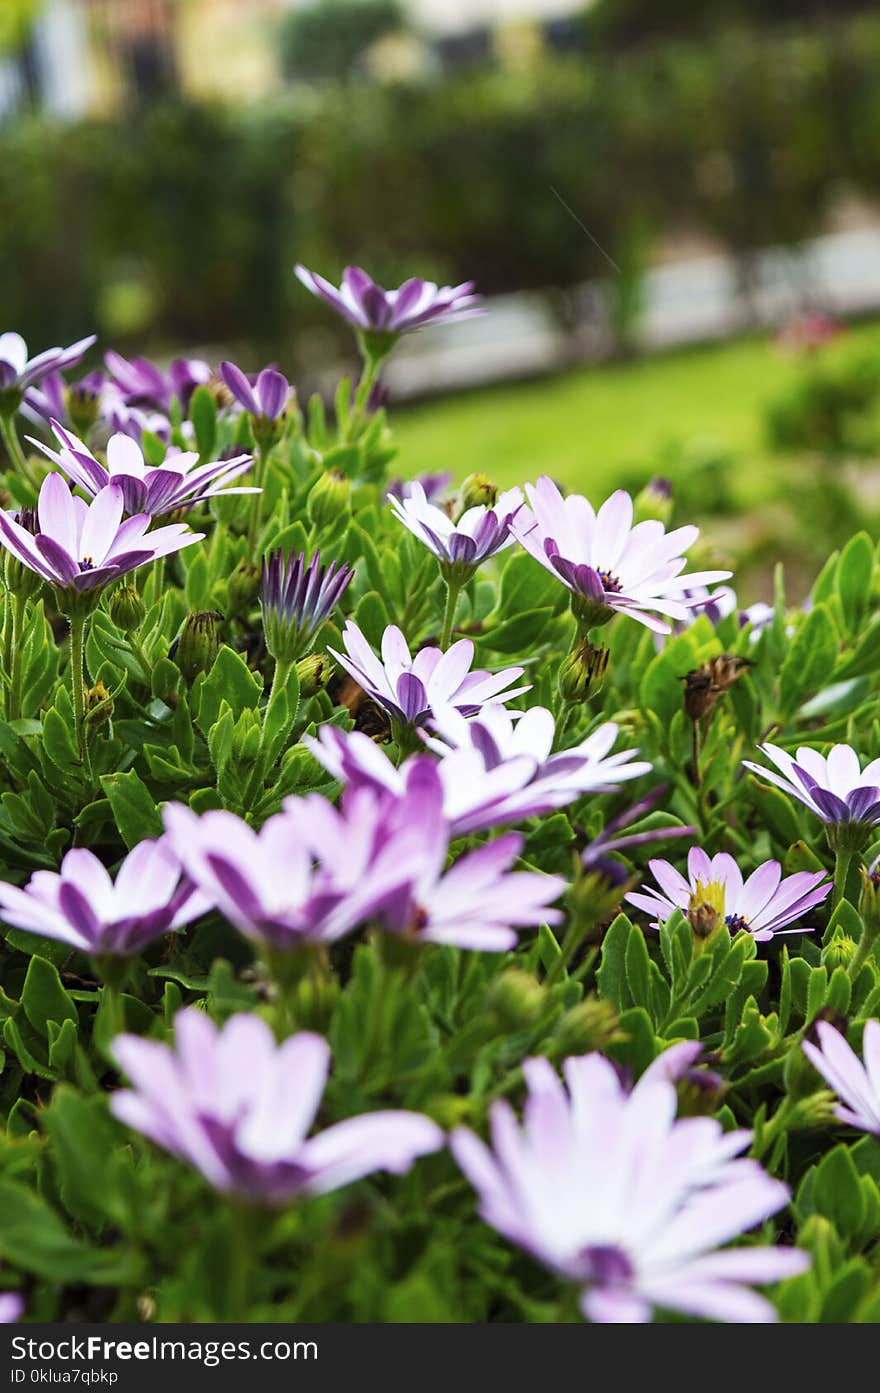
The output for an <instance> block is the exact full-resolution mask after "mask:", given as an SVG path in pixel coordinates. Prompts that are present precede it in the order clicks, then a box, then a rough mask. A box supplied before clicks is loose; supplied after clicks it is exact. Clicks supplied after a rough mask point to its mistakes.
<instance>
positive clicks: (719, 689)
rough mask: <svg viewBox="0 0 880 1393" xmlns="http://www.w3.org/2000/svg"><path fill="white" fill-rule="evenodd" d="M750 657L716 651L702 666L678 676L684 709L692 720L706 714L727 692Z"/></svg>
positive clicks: (697, 719) (741, 673)
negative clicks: (682, 683)
mask: <svg viewBox="0 0 880 1393" xmlns="http://www.w3.org/2000/svg"><path fill="white" fill-rule="evenodd" d="M751 666H752V662H751V659H750V658H740V657H739V656H738V654H736V653H719V654H718V656H717V657H715V658H710V660H709V662H708V663H705V664H704V665H703V667H699V668H694V670H693V671H692V672H688V673H686V675H685V676H684V677H683V678H682V679H681V680H682V682H684V709H685V712H686V713H687V715H688V717H689V718H690V719H691V720H692V721H699V720H702V718H703V716H708V715H709V714H710V713H711V712H712V711H713V710H714V709H715V706H716V705H717V703H718V701H719V700H720V698H721V697H723V696H724V694H725V692H729V691H730V688H731V687H732V686H733V684H734V682H736V681H737V680H738V679H739V678H740V677H742V675H743V673H744V672H745V671H746V669H747V668H750V667H751Z"/></svg>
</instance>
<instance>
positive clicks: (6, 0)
mask: <svg viewBox="0 0 880 1393" xmlns="http://www.w3.org/2000/svg"><path fill="white" fill-rule="evenodd" d="M44 3H45V0H2V4H0V54H4V53H15V52H16V51H17V50H18V49H20V48H21V47H22V45H23V44H24V43H25V42H26V40H27V39H28V37H29V35H30V31H31V28H32V26H33V23H34V20H35V19H36V18H37V16H38V14H39V12H40V10H41V9H42V8H43V5H44Z"/></svg>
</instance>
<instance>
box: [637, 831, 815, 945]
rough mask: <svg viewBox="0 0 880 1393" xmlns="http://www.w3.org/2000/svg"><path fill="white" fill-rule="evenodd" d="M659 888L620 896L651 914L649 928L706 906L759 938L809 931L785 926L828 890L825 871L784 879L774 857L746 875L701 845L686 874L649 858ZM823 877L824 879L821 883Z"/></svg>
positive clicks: (725, 857) (731, 925)
mask: <svg viewBox="0 0 880 1393" xmlns="http://www.w3.org/2000/svg"><path fill="white" fill-rule="evenodd" d="M648 865H649V866H650V868H651V873H652V875H653V876H654V879H655V880H656V881H657V884H658V885H659V886H660V890H659V891H657V890H653V889H651V888H650V887H648V890H647V893H644V892H640V891H632V892H631V893H630V894H628V895H626V896H625V898H626V899H627V900H628V901H629V903H630V904H634V905H635V906H636V908H637V909H643V910H644V911H645V912H646V913H647V914H652V915H654V927H655V928H659V927H660V925H661V924H665V922H666V920H667V919H668V918H669V916H670V915H671V914H672V913H673V912H674V911H675V910H676V909H680V910H681V911H682V913H683V914H685V915H686V914H687V913H688V910H689V909H690V908H691V907H692V906H693V905H703V904H709V905H711V906H712V907H713V908H714V909H715V911H716V912H717V915H718V918H719V921H720V920H721V919H723V921H724V923H725V924H726V925H727V927H728V929H729V930H730V932H731V933H732V934H734V933H739V932H740V930H745V932H746V933H749V934H751V935H752V937H753V938H754V939H756V940H757V942H758V943H766V942H768V941H769V940H770V939H771V938H775V937H776V936H777V935H778V934H780V933H810V932H811V930H810V929H808V928H805V927H799V928H797V929H787V928H786V927H785V925H786V924H792V923H794V921H795V919H799V918H800V917H801V915H803V914H806V913H807V912H808V911H809V910H811V909H815V908H816V906H817V905H820V904H822V902H823V900H824V899H825V897H826V895H827V894H828V893H829V891H830V890H831V888H832V887H831V881H830V880H827V879H826V876H825V872H824V871H815V872H814V871H798V872H797V874H796V875H789V876H785V877H784V878H783V876H782V870H781V868H780V865H779V862H778V861H765V862H764V863H763V865H761V866H759V867H758V869H757V870H756V871H753V872H752V874H751V875H750V876H749V878H748V880H746V881H745V882H744V881H743V876H742V871H741V870H740V868H739V866H738V865H737V864H736V862H735V861H734V859H733V857H732V856H728V854H727V852H725V851H722V852H719V853H718V855H717V856H713V857H712V859H711V860H710V859H709V857H708V856H707V855H706V853H705V851H703V850H701V848H700V847H697V846H694V847H691V849H690V851H689V852H688V879H687V880H685V878H684V876H683V875H682V874H681V873H680V872H679V871H677V870H676V869H675V867H674V866H672V865H671V864H670V863H669V862H668V861H659V860H657V861H649V862H648ZM823 882H824V883H823Z"/></svg>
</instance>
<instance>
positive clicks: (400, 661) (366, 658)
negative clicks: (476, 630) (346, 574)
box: [330, 619, 530, 725]
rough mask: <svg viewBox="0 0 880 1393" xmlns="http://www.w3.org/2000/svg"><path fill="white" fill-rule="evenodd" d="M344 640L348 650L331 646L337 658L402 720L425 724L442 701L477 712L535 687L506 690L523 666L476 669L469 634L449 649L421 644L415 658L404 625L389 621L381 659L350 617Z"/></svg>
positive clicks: (443, 704)
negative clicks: (492, 670) (467, 637)
mask: <svg viewBox="0 0 880 1393" xmlns="http://www.w3.org/2000/svg"><path fill="white" fill-rule="evenodd" d="M342 642H343V643H344V644H345V653H337V652H336V650H335V649H333V648H331V649H330V652H331V653H332V654H333V657H334V658H335V659H336V661H337V662H338V663H339V664H340V665H341V666H342V667H344V668H345V671H346V672H347V673H348V674H349V675H350V676H351V677H353V678H354V680H355V681H356V682H357V683H359V684H360V686H361V687H363V689H364V691H365V692H366V693H367V695H368V696H371V697H372V698H373V700H374V701H377V702H378V703H379V705H380V706H384V708H385V710H386V711H388V712H389V714H390V715H391V717H392V719H393V720H395V721H399V722H401V724H403V725H408V724H412V725H420V724H422V723H423V722H424V720H425V719H426V718H427V716H428V714H429V713H430V712H431V711H432V710H433V709H434V708H435V707H441V706H453V707H455V708H456V709H458V710H459V711H461V712H462V713H463V714H464V715H471V716H475V715H476V714H477V712H478V711H479V710H480V709H481V707H482V706H484V705H485V703H486V702H487V701H496V702H505V701H512V700H513V698H514V697H517V696H521V695H522V694H523V692H527V691H529V690H530V688H529V687H528V686H525V687H515V688H514V690H513V691H505V690H504V689H505V687H509V686H510V683H511V682H514V681H515V680H516V678H517V677H520V676H522V672H523V669H522V668H521V667H508V668H504V669H503V670H502V671H501V672H495V673H492V672H484V671H483V670H482V669H477V670H476V671H474V672H472V671H471V670H470V667H471V663H472V661H473V657H474V645H473V643H472V642H471V640H470V639H459V641H458V642H457V643H454V644H453V645H452V647H451V648H449V649H447V651H446V652H445V653H444V652H443V650H442V649H441V648H422V649H421V650H420V651H419V652H418V653H417V654H416V656H415V657H413V656H412V654H411V653H410V650H409V647H408V645H407V642H406V639H405V638H404V636H403V634H402V633H401V632H400V629H398V627H397V625H396V624H389V625H388V628H387V629H386V630H385V633H384V634H383V635H382V658H381V661H380V659H379V658H377V657H376V655H375V653H374V652H373V650H372V648H371V647H370V645H369V644H368V643H367V640H366V639H365V638H364V636H363V634H362V633H361V631H360V629H359V628H358V626H357V624H355V623H354V621H353V620H351V619H350V620H349V621H348V623H347V624H346V626H345V629H344V630H343V633H342Z"/></svg>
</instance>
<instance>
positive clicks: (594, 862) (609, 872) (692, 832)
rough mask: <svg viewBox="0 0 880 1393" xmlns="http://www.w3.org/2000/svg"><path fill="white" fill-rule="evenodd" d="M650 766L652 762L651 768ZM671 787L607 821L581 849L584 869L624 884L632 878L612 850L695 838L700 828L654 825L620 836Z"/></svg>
mask: <svg viewBox="0 0 880 1393" xmlns="http://www.w3.org/2000/svg"><path fill="white" fill-rule="evenodd" d="M600 729H601V727H600ZM650 767H651V766H650V765H649V766H648V768H650ZM668 787H669V786H668V784H660V785H658V787H657V788H655V789H652V791H651V792H650V793H647V794H646V795H645V797H644V798H640V799H639V801H638V803H633V805H632V806H631V807H629V808H625V809H624V811H623V812H622V813H618V814H617V815H616V817H612V818H611V819H610V820H609V821H608V822H606V824H605V826H604V828H603V829H602V831H601V832H600V833H599V835H598V836H597V837H594V838H593V840H592V841H591V842H590V843H589V845H588V846H586V847H584V850H583V851H582V852H581V865H582V866H583V867H584V870H590V869H592V868H593V867H599V868H601V870H602V871H603V873H604V874H605V875H606V876H608V877H609V878H611V879H612V881H613V883H614V884H616V885H622V884H623V883H624V881H628V880H629V876H628V875H627V874H626V872H625V870H624V869H623V867H622V866H621V865H620V863H619V862H617V861H614V860H612V859H611V858H610V853H611V852H612V851H623V849H624V848H625V847H631V846H646V845H648V844H649V843H651V842H664V841H667V840H668V839H669V838H670V837H695V836H696V835H697V829H696V827H654V828H652V829H651V830H650V831H647V832H628V833H625V834H624V836H622V837H619V836H618V835H617V834H618V832H622V831H623V829H624V828H625V827H631V826H632V824H633V823H634V822H638V820H639V818H642V817H644V816H645V814H646V813H649V812H650V811H651V809H652V808H654V807H655V806H656V805H657V803H659V802H660V799H661V798H663V796H664V795H665V793H666V791H667V788H668Z"/></svg>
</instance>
